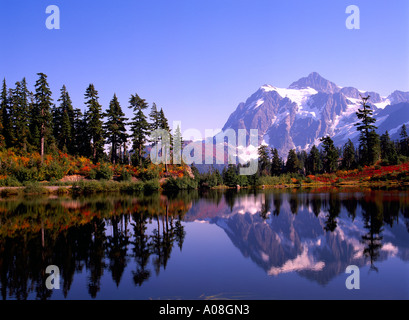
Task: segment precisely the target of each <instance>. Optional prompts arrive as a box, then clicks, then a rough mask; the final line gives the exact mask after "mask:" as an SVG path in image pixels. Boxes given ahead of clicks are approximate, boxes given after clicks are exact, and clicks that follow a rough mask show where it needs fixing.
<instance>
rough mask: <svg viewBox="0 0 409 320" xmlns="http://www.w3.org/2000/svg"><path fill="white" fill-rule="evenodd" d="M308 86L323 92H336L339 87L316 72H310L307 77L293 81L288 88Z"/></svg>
mask: <svg viewBox="0 0 409 320" xmlns="http://www.w3.org/2000/svg"><path fill="white" fill-rule="evenodd" d="M308 87H309V88H313V89H315V90H317V91H318V92H325V93H336V92H338V91H339V90H340V89H341V88H340V87H338V86H337V85H336V84H335V83H333V82H331V81H329V80H327V79H325V78H323V77H322V76H321V75H320V74H319V73H318V72H311V73H310V74H309V75H308V76H307V77H304V78H301V79H299V80H298V81H296V82H293V83H292V84H291V85H290V86H289V87H288V88H289V89H305V88H308Z"/></svg>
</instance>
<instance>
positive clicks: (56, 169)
mask: <svg viewBox="0 0 409 320" xmlns="http://www.w3.org/2000/svg"><path fill="white" fill-rule="evenodd" d="M43 170H44V177H45V179H46V180H52V179H54V180H60V179H62V178H63V177H64V175H65V171H66V169H65V168H64V167H63V166H61V165H60V164H59V163H57V162H52V163H50V164H49V165H48V166H46V167H44V168H43Z"/></svg>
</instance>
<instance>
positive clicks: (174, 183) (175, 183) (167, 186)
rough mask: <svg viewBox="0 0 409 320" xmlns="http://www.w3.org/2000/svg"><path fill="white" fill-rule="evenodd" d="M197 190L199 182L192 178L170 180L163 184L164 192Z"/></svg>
mask: <svg viewBox="0 0 409 320" xmlns="http://www.w3.org/2000/svg"><path fill="white" fill-rule="evenodd" d="M196 188H197V181H196V180H194V179H192V178H190V177H183V178H172V177H171V178H168V179H167V180H166V182H165V183H164V184H163V189H164V190H190V189H196Z"/></svg>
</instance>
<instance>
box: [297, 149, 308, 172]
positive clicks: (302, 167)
mask: <svg viewBox="0 0 409 320" xmlns="http://www.w3.org/2000/svg"><path fill="white" fill-rule="evenodd" d="M297 158H298V161H299V163H300V170H302V171H303V173H304V174H305V173H306V169H305V166H306V164H307V159H308V154H307V152H306V151H305V150H301V151H300V152H297Z"/></svg>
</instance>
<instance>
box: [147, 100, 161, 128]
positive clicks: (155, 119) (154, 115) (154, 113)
mask: <svg viewBox="0 0 409 320" xmlns="http://www.w3.org/2000/svg"><path fill="white" fill-rule="evenodd" d="M149 120H150V129H151V131H155V130H156V129H159V127H160V124H159V122H160V119H159V111H158V108H157V107H156V103H155V102H154V103H152V108H151V112H150V113H149Z"/></svg>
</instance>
